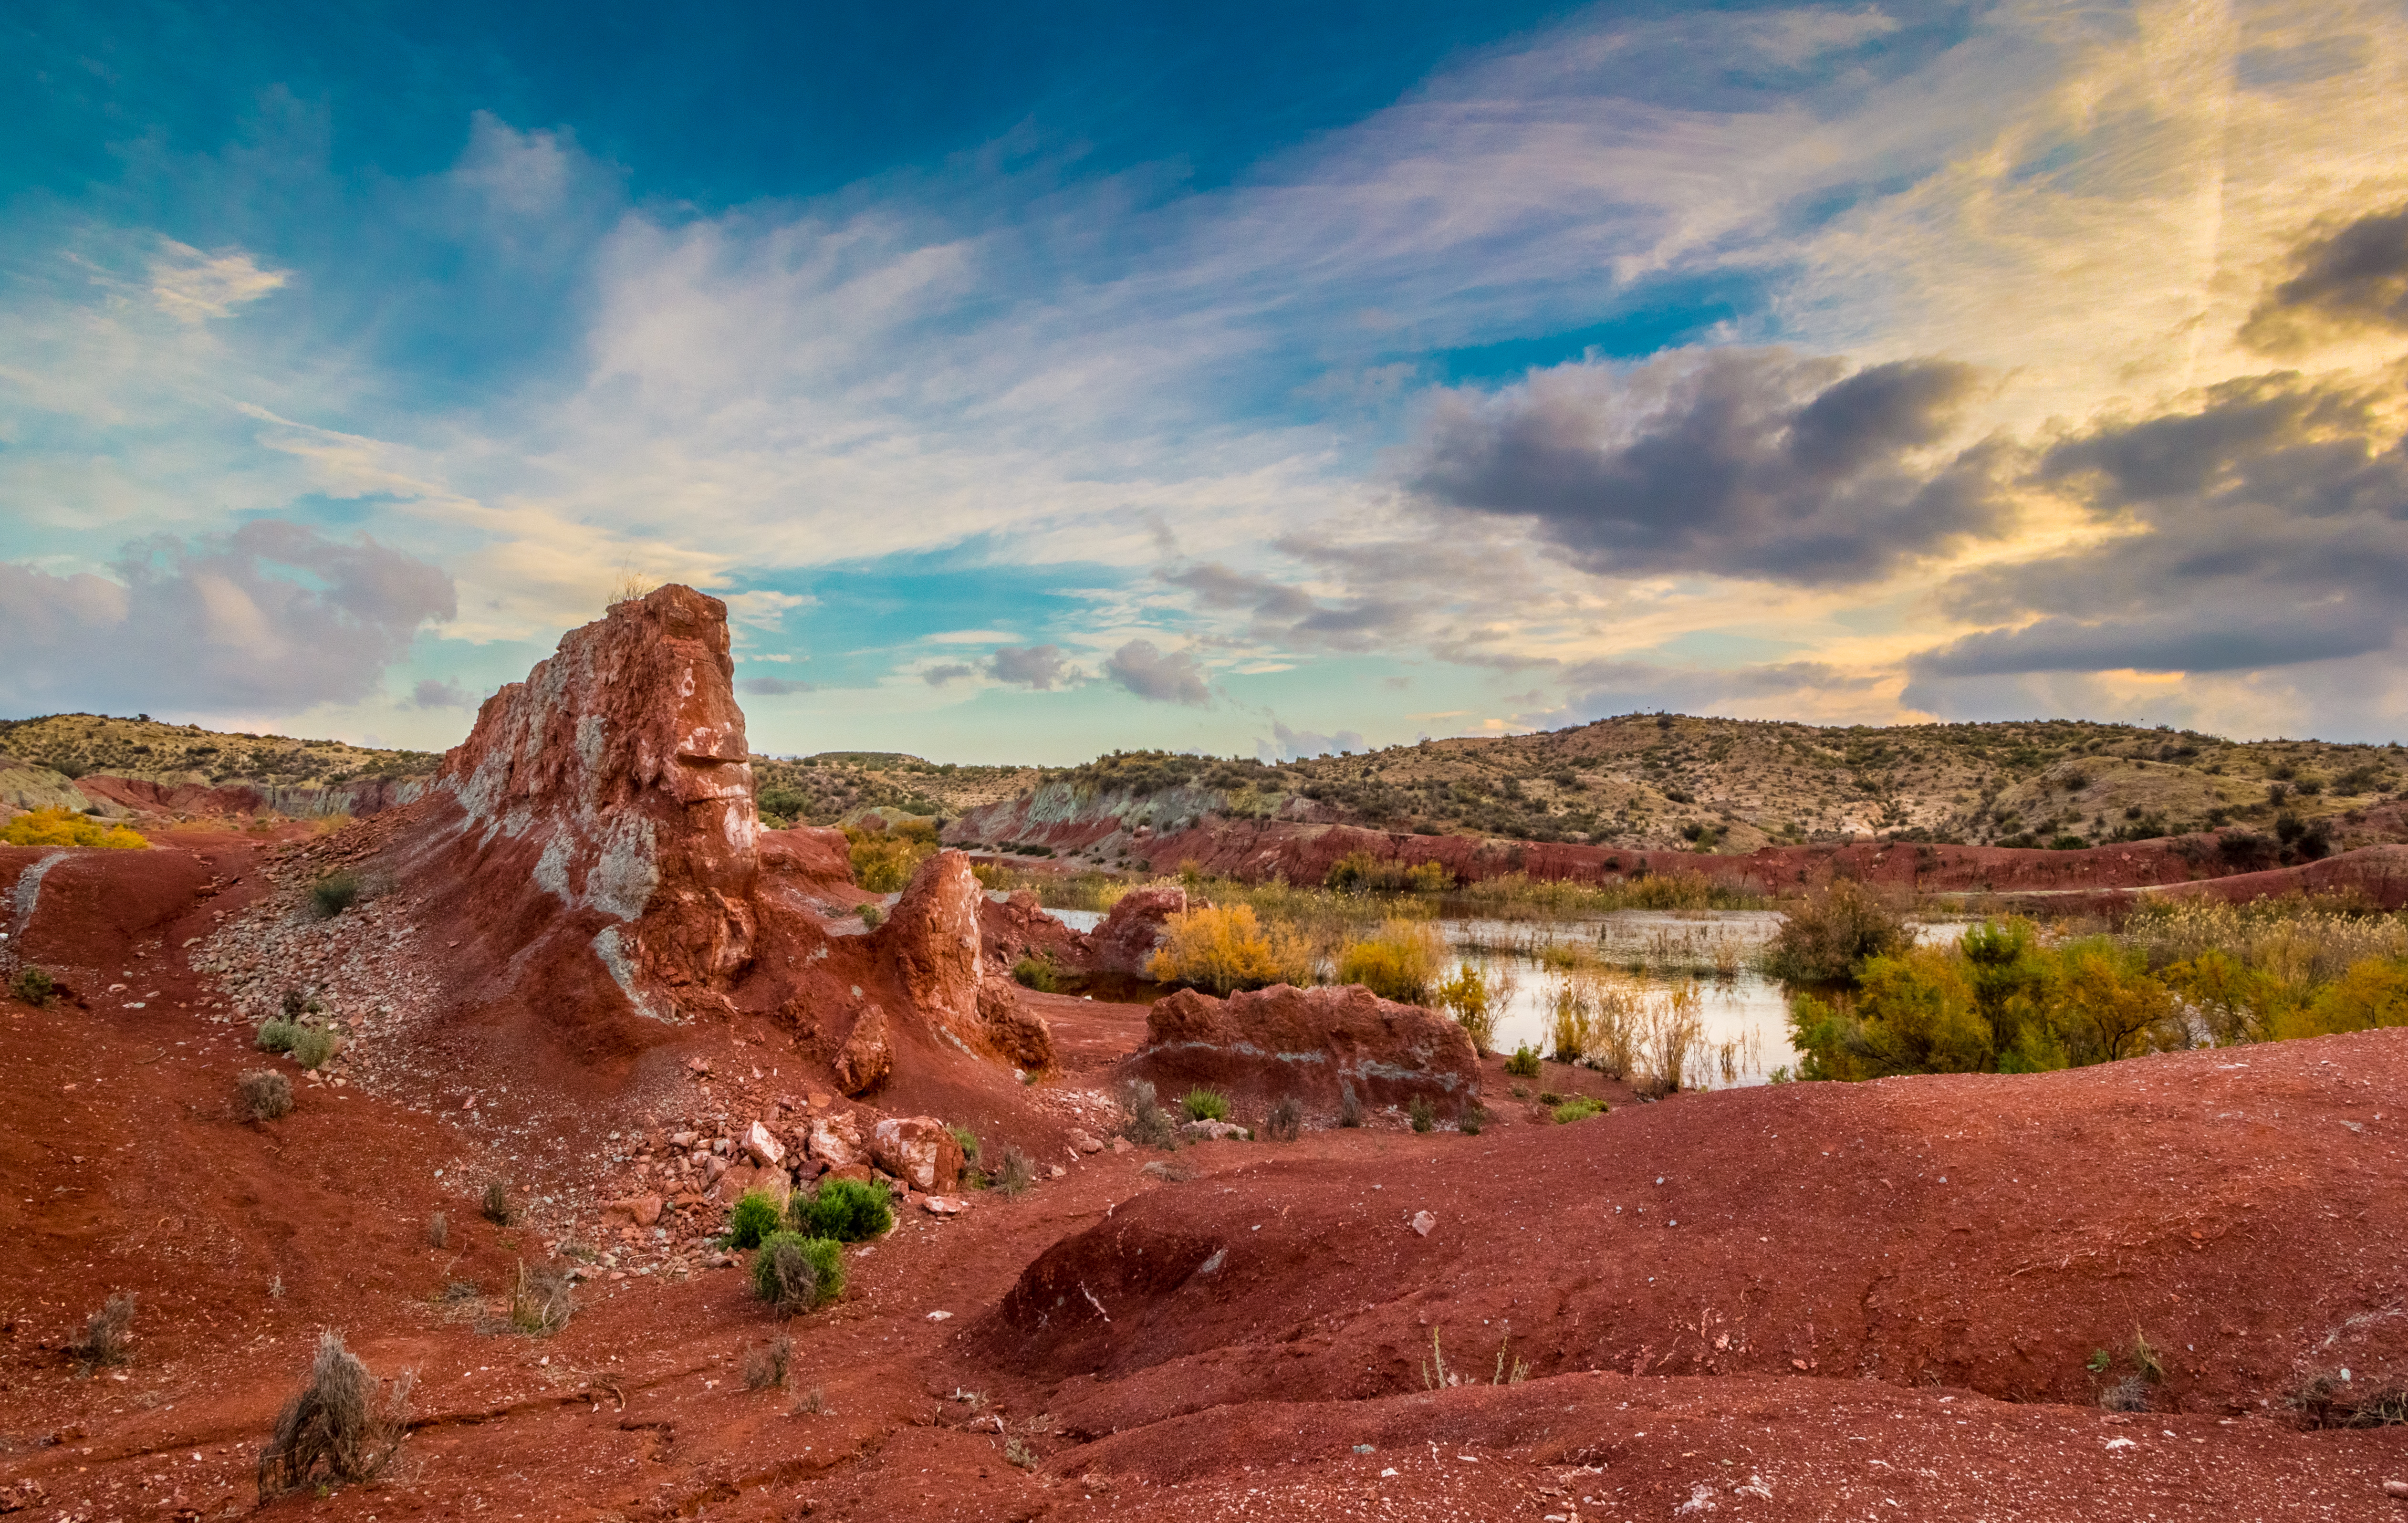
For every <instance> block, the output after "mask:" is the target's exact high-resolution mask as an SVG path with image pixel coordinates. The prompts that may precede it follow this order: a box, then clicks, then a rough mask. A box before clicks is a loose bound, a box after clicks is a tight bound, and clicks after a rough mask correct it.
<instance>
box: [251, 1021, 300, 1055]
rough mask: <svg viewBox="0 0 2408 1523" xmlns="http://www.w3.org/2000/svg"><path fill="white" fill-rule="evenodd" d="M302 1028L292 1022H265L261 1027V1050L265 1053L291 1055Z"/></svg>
mask: <svg viewBox="0 0 2408 1523" xmlns="http://www.w3.org/2000/svg"><path fill="white" fill-rule="evenodd" d="M300 1035H301V1027H299V1026H298V1025H296V1024H295V1023H294V1022H292V1021H276V1020H270V1021H263V1022H261V1023H260V1027H259V1050H260V1051H261V1052H263V1053H289V1052H291V1051H292V1050H293V1042H294V1039H295V1038H297V1037H299V1036H300Z"/></svg>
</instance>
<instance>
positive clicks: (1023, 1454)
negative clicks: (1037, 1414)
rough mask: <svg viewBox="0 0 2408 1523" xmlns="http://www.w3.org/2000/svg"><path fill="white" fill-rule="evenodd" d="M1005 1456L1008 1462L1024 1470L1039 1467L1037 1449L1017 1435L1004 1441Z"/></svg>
mask: <svg viewBox="0 0 2408 1523" xmlns="http://www.w3.org/2000/svg"><path fill="white" fill-rule="evenodd" d="M1003 1458H1004V1462H1005V1463H1006V1464H1010V1465H1016V1466H1018V1467H1019V1468H1020V1469H1022V1470H1035V1469H1036V1468H1037V1451H1036V1450H1034V1449H1032V1448H1030V1447H1029V1446H1028V1445H1027V1444H1025V1442H1023V1441H1022V1440H1021V1439H1020V1438H1018V1437H1017V1436H1014V1437H1011V1438H1007V1439H1005V1440H1004V1441H1003Z"/></svg>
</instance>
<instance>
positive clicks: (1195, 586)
mask: <svg viewBox="0 0 2408 1523" xmlns="http://www.w3.org/2000/svg"><path fill="white" fill-rule="evenodd" d="M1283 548H1285V547H1284V546H1283ZM1416 550H1417V551H1418V547H1416ZM1413 569H1414V571H1415V572H1416V573H1418V574H1419V575H1420V576H1423V577H1426V576H1428V575H1430V574H1431V573H1432V571H1433V569H1434V568H1431V567H1430V566H1429V565H1427V564H1426V561H1425V562H1421V563H1420V564H1417V565H1416V566H1415V567H1414V568H1413ZM1155 574H1156V575H1157V576H1158V577H1160V578H1161V580H1162V581H1164V582H1168V583H1169V584H1170V585H1172V586H1174V587H1184V588H1186V589H1187V590H1188V591H1190V592H1192V593H1194V594H1196V600H1197V602H1198V603H1200V604H1202V605H1203V606H1204V607H1206V608H1211V609H1241V610H1244V611H1247V612H1248V613H1250V614H1251V615H1252V616H1253V624H1252V632H1253V634H1254V637H1255V638H1256V639H1266V640H1274V641H1280V642H1283V643H1290V644H1297V645H1316V646H1322V647H1325V648H1327V649H1330V650H1337V651H1368V650H1377V649H1381V648H1383V647H1384V646H1386V645H1389V644H1391V643H1393V642H1394V641H1395V640H1396V639H1398V637H1399V636H1400V635H1402V634H1404V633H1405V632H1406V631H1407V629H1408V628H1409V627H1410V626H1411V625H1413V624H1414V622H1415V620H1416V618H1417V615H1418V613H1419V610H1418V609H1417V608H1416V607H1415V606H1414V605H1412V603H1410V602H1408V601H1406V600H1404V599H1400V598H1391V597H1375V596H1365V597H1358V598H1355V599H1352V600H1348V601H1340V602H1335V603H1325V602H1322V601H1321V600H1320V599H1318V598H1316V597H1314V596H1312V594H1310V593H1308V592H1306V591H1304V590H1303V589H1302V588H1300V587H1291V586H1289V585H1287V584H1286V583H1285V582H1277V581H1274V580H1272V579H1271V578H1269V577H1264V576H1255V575H1253V574H1251V573H1249V572H1244V571H1235V570H1231V569H1230V568H1228V567H1226V566H1224V565H1222V564H1220V563H1219V562H1217V561H1207V562H1204V563H1202V564H1199V565H1194V566H1183V567H1177V568H1172V569H1170V570H1166V571H1159V572H1156V573H1155Z"/></svg>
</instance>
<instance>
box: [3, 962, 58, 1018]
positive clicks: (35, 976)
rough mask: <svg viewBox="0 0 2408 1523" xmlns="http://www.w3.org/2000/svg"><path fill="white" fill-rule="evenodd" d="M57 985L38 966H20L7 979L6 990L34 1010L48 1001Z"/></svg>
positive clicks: (54, 992)
mask: <svg viewBox="0 0 2408 1523" xmlns="http://www.w3.org/2000/svg"><path fill="white" fill-rule="evenodd" d="M58 987H59V985H58V981H57V980H55V979H53V978H51V977H50V974H49V973H47V972H44V971H43V970H41V969H39V968H20V969H18V970H17V976H16V977H15V978H12V979H10V980H9V981H8V992H9V993H10V994H13V995H15V996H16V997H17V998H18V999H22V1000H23V1001H24V1002H25V1003H26V1004H29V1005H31V1006H33V1007H34V1008H35V1009H36V1010H39V1009H41V1008H42V1007H43V1006H44V1005H47V1004H49V1003H50V996H51V995H53V994H56V993H57V992H58Z"/></svg>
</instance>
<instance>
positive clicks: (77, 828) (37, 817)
mask: <svg viewBox="0 0 2408 1523" xmlns="http://www.w3.org/2000/svg"><path fill="white" fill-rule="evenodd" d="M53 770H56V769H55V768H54V769H53ZM148 845H150V842H149V841H145V840H143V839H142V837H141V835H140V834H139V833H138V832H136V831H133V830H129V829H127V828H126V827H125V826H122V825H110V824H109V823H108V822H107V821H105V820H95V819H93V818H92V817H91V816H90V815H88V814H79V813H77V812H75V811H73V810H71V809H36V810H28V811H27V812H24V813H22V814H20V815H18V816H17V817H16V818H15V819H13V820H10V821H9V822H8V823H7V825H5V826H0V846H99V847H104V848H106V849H108V850H110V851H134V850H137V849H139V848H141V847H144V846H148Z"/></svg>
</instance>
